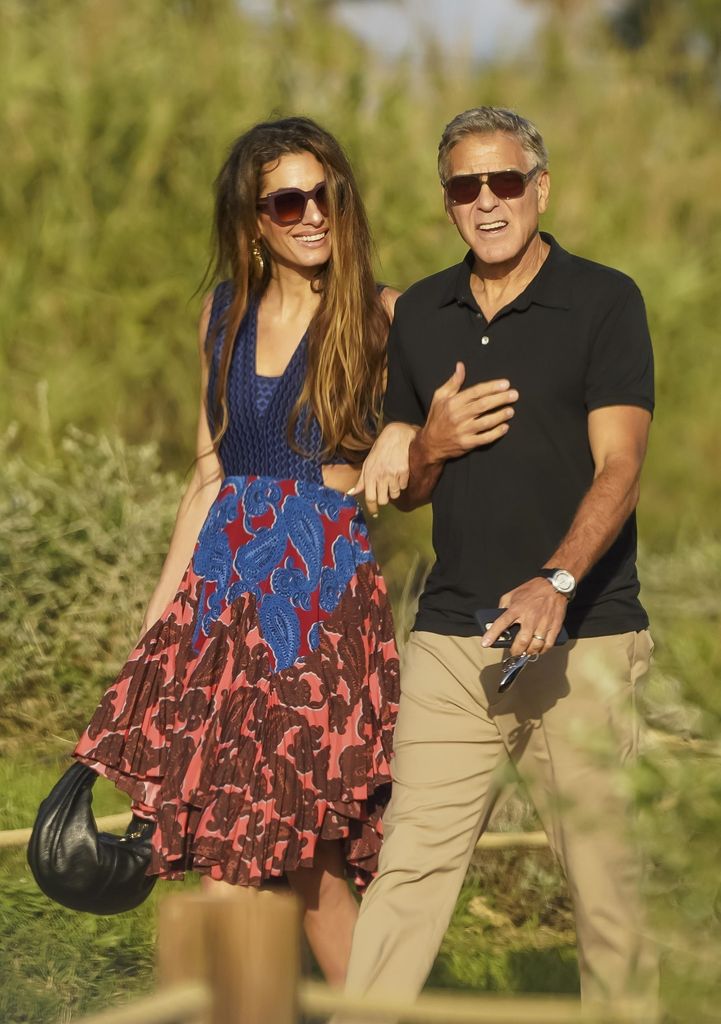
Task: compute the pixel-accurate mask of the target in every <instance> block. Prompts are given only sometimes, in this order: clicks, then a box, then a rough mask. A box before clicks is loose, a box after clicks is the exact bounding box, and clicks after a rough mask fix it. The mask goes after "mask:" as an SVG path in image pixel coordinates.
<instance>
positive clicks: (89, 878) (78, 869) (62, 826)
mask: <svg viewBox="0 0 721 1024" xmlns="http://www.w3.org/2000/svg"><path fill="white" fill-rule="evenodd" d="M96 778H97V773H96V772H94V771H93V769H92V768H88V767H86V766H85V765H83V764H80V763H79V762H75V763H74V764H73V765H71V767H70V768H69V769H68V770H67V771H66V772H65V774H64V775H63V776H62V778H61V779H60V780H59V781H58V782H57V783H56V784H55V786H53V788H52V790H51V791H50V793H49V794H48V796H47V797H46V798H45V799H44V800H43V802H42V803H41V804H40V808H39V810H38V816H37V818H36V820H35V825H34V826H33V831H32V835H31V837H30V842H29V844H28V851H27V857H28V863H29V865H30V869H31V871H32V873H33V875H34V876H35V881H36V882H37V883H38V885H39V886H40V888H41V889H42V891H43V892H44V893H45V895H46V896H49V897H50V899H52V900H55V902H56V903H61V904H62V905H63V906H64V907H69V908H70V909H71V910H83V911H86V912H88V913H90V914H120V913H122V912H123V911H125V910H132V909H133V907H137V906H138V905H139V904H140V903H142V902H143V900H144V899H146V898H147V896H148V895H149V893H150V891H151V889H152V888H153V886H154V885H155V882H156V876H154V875H147V874H146V871H147V868H148V865H149V864H150V854H151V846H150V837H151V835H152V834H153V830H154V828H155V823H154V822H152V821H145V820H143V819H142V818H137V817H135V815H133V818H132V820H131V822H130V824H129V825H128V828H127V830H126V832H125V835H122V836H115V835H110V834H109V833H107V832H98V829H97V826H96V824H95V818H94V817H93V812H92V802H93V783H94V782H95V780H96Z"/></svg>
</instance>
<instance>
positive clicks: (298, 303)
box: [262, 263, 320, 319]
mask: <svg viewBox="0 0 721 1024" xmlns="http://www.w3.org/2000/svg"><path fill="white" fill-rule="evenodd" d="M308 270H309V273H308V275H305V274H303V273H302V272H299V271H298V270H297V269H296V268H295V267H293V268H291V267H284V266H283V265H282V264H281V265H279V264H277V263H275V264H274V265H273V276H272V277H271V279H270V282H269V284H268V287H267V288H266V290H265V293H264V295H263V299H262V303H263V305H265V306H266V307H272V309H273V310H274V311H275V313H276V315H278V316H280V317H281V318H282V319H295V318H296V317H298V316H301V315H302V314H304V313H307V314H308V319H310V318H311V317H312V315H313V313H315V311H316V309H317V308H318V303H319V302H320V296H319V295H318V293H317V292H316V291H314V290H313V284H312V282H313V280H314V278H315V276H316V273H317V271H316V268H308ZM311 270H312V274H311V273H310V271H311Z"/></svg>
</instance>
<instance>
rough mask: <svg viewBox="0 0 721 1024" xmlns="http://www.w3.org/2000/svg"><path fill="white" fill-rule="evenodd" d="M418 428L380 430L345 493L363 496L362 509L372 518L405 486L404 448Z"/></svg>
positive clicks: (404, 426) (393, 425)
mask: <svg viewBox="0 0 721 1024" xmlns="http://www.w3.org/2000/svg"><path fill="white" fill-rule="evenodd" d="M419 429H420V428H419V427H412V426H411V425H410V424H408V423H389V424H388V426H387V427H384V429H383V430H382V431H381V433H380V434H379V435H378V437H377V439H376V443H375V444H374V445H373V447H372V448H371V450H370V452H369V453H368V457H367V458H366V460H365V462H364V463H363V466H362V467H361V473H360V476H359V477H358V481H357V483H356V485H355V486H354V487H351V489H350V490H349V491H348V494H352V495H353V496H357V495H359V494H363V493H365V502H366V507H367V508H368V511H369V512H370V514H371V515H372V516H373V517H374V518H375V517H376V516H377V515H378V506H379V505H387V504H388V502H389V501H390V499H391V498H397V497H398V496H399V495H400V493H401V491H402V490H403V489H404V488H405V487H407V486H408V449H409V448H410V446H411V441H412V440H413V438H414V437H415V436H416V434H417V433H418V430H419Z"/></svg>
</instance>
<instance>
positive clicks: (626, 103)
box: [0, 0, 721, 1024]
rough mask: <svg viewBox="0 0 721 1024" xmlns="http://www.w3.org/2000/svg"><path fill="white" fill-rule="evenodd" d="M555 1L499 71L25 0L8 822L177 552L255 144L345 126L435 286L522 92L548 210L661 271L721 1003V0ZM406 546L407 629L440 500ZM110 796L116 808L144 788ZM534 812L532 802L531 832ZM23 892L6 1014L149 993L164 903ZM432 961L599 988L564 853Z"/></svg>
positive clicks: (303, 8)
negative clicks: (207, 323) (456, 217)
mask: <svg viewBox="0 0 721 1024" xmlns="http://www.w3.org/2000/svg"><path fill="white" fill-rule="evenodd" d="M529 4H530V0H529ZM534 6H535V7H536V8H537V9H538V10H539V12H540V15H541V19H540V28H539V30H538V33H537V35H536V37H535V39H534V43H533V46H532V48H530V49H529V50H528V51H525V52H523V53H522V54H519V55H516V56H502V55H498V56H496V57H495V58H493V59H484V60H483V61H479V60H477V59H474V58H473V57H472V56H471V55H467V56H465V57H459V56H458V55H449V54H447V53H444V52H443V51H442V50H441V49H440V48H439V46H438V45H437V43H436V42H435V41H434V39H433V38H428V39H426V40H425V42H424V43H423V45H422V46H419V47H418V48H417V50H416V51H415V52H414V53H413V54H409V55H405V56H401V57H398V58H393V59H391V58H383V57H381V56H379V55H376V54H374V53H373V52H370V51H369V50H368V48H367V47H365V46H364V45H362V44H361V42H360V41H359V40H358V39H357V38H356V37H354V36H353V35H352V34H351V33H350V32H349V31H348V30H346V29H344V28H343V27H342V26H341V25H340V24H339V22H338V20H337V19H335V18H334V17H333V4H332V3H331V2H329V0H315V2H313V0H297V2H291V0H277V2H276V3H269V4H268V5H267V11H266V13H265V14H263V15H262V16H261V15H259V14H258V13H256V14H255V15H253V16H251V15H250V14H248V13H244V11H243V8H242V7H241V6H240V5H239V4H237V3H235V2H233V0H63V2H62V3H60V2H58V0H3V3H2V5H0V217H1V219H2V227H3V230H2V232H1V233H0V262H1V264H2V267H3V274H2V275H1V276H0V436H1V437H2V446H1V448H0V617H1V619H2V623H3V625H2V633H1V634H0V754H2V756H3V764H2V768H1V769H0V780H1V781H2V792H3V795H4V797H5V798H6V799H5V801H4V805H3V806H0V827H2V828H12V827H19V826H22V825H26V824H30V823H31V822H32V817H33V813H34V810H35V808H36V806H37V803H38V801H39V799H40V798H41V796H42V795H44V793H45V792H46V791H47V789H48V788H49V786H50V785H51V783H52V782H53V781H54V779H55V778H56V777H57V774H58V772H59V770H60V768H61V765H62V758H63V756H64V755H65V754H66V752H67V750H68V749H69V747H70V743H71V742H72V739H73V737H74V736H75V734H76V733H77V731H78V730H79V729H80V728H81V727H82V725H83V724H84V723H85V721H86V719H87V717H88V716H89V714H90V712H91V710H92V708H93V707H94V705H95V703H96V700H97V698H98V696H99V694H100V692H101V690H102V688H103V686H104V685H105V684H106V683H107V682H108V681H109V679H110V678H111V677H112V675H113V674H114V672H115V671H116V670H117V668H118V666H119V664H120V663H121V662H122V660H123V659H124V656H125V654H126V652H127V649H128V646H129V644H130V643H131V641H132V639H133V638H134V635H135V633H136V631H137V629H138V626H139V623H140V619H141V616H142V607H143V603H144V601H145V600H146V599H147V596H148V594H149V591H150V589H151V587H152V584H153V580H154V576H155V574H156V573H157V570H158V567H159V564H160V561H161V560H162V556H163V549H164V545H165V544H166V543H167V538H168V536H169V532H170V529H171V525H172V521H173V517H174V513H175V507H176V504H177V500H178V497H179V494H180V490H181V487H182V483H183V478H184V475H185V473H186V471H187V469H188V467H189V465H190V463H191V460H192V457H193V450H192V445H193V436H194V421H195V417H196V415H197V397H196V394H197V365H196V364H197V355H196V347H195V323H196V320H197V315H198V309H199V304H200V298H201V296H200V294H199V292H198V288H199V286H200V282H201V279H202V277H203V273H204V270H205V266H206V262H207V258H208V239H209V224H210V211H211V201H212V200H211V186H212V181H213V178H214V176H215V173H216V172H217V169H218V167H219V165H220V163H221V161H222V159H223V157H224V154H225V151H226V149H227V146H228V144H229V142H230V141H231V139H232V138H234V137H235V136H236V135H237V134H239V133H240V132H241V131H242V130H243V129H244V128H245V127H247V126H248V125H249V124H250V123H252V122H253V121H255V120H258V119H261V118H265V117H267V116H269V115H271V114H274V113H279V114H285V113H291V112H301V113H305V114H309V115H311V116H313V117H316V118H317V119H318V120H319V121H321V122H322V123H323V124H324V125H326V126H327V127H328V128H330V129H331V130H332V131H334V132H335V133H336V134H337V135H338V136H339V138H340V139H341V140H342V142H343V143H344V145H345V146H346V148H347V150H348V152H349V154H350V156H351V159H352V161H353V163H354V166H355V168H356V170H357V172H358V176H359V179H360V182H361V185H362V188H363V193H364V196H365V199H366V202H367V206H368V210H369V214H370V218H371V222H372V225H373V228H374V231H375V237H376V243H377V250H378V276H379V279H381V280H384V281H388V282H389V283H393V284H395V285H397V286H398V287H404V286H406V285H408V284H409V283H410V282H411V281H413V280H415V279H417V278H419V277H421V276H424V275H426V274H428V273H431V272H433V271H435V270H436V269H438V268H440V267H442V266H444V265H446V264H448V263H451V262H455V261H457V260H458V259H459V258H460V256H461V255H462V251H463V250H462V246H461V243H460V240H459V239H458V237H457V236H456V234H455V232H454V231H453V230H452V229H451V228H450V226H449V225H448V224H447V222H446V221H445V218H444V216H443V210H442V205H441V200H440V191H439V186H438V182H437V178H436V173H435V151H436V146H437V141H438V138H439V136H440V133H441V131H442V129H443V126H444V125H445V124H446V122H447V121H448V120H449V119H450V118H451V117H452V116H453V115H454V114H455V113H457V112H458V111H460V110H462V109H465V108H466V107H468V106H472V105H476V104H479V103H493V104H499V105H504V106H510V107H513V108H516V109H518V110H520V111H521V112H523V113H524V114H526V115H528V116H529V117H531V118H532V119H534V120H535V121H536V122H537V123H538V124H539V126H540V127H541V129H542V130H543V132H544V135H545V137H546V141H547V143H548V147H549V150H550V153H551V170H552V179H553V194H552V204H551V210H550V213H549V214H548V215H547V218H546V224H545V226H546V228H547V229H548V230H551V231H552V232H553V233H554V234H556V236H557V237H558V238H559V240H560V241H561V243H562V244H563V245H564V246H565V247H566V248H569V249H571V250H572V251H575V252H578V253H580V254H582V255H584V256H587V257H590V258H592V259H597V260H599V261H601V262H604V263H608V264H612V265H614V266H616V267H619V268H620V269H622V270H624V271H626V272H627V273H629V274H631V275H632V276H633V277H634V278H635V279H636V281H637V282H638V284H639V285H640V287H641V289H642V291H643V293H644V296H645V298H646V302H647V306H648V311H649V319H650V322H651V327H652V333H653V337H654V342H655V347H656V357H657V391H658V407H657V414H656V418H655V422H654V427H653V431H652V443H651V448H650V452H649V457H648V462H647V467H646V470H645V475H644V483H643V497H642V503H641V508H640V526H641V535H642V545H643V546H642V552H641V567H642V573H643V583H644V598H645V600H646V601H647V604H648V606H649V609H650V611H651V613H652V615H653V620H654V632H655V636H656V640H657V655H658V658H657V668H656V671H655V674H654V676H653V678H652V680H651V683H650V685H649V687H648V692H647V700H646V707H645V713H646V717H647V719H648V722H649V726H650V736H651V740H650V742H649V745H648V749H647V751H646V754H645V756H644V758H643V760H642V763H641V765H640V766H639V770H638V773H637V775H636V776H635V778H634V780H633V785H634V790H635V793H636V796H637V801H638V805H639V808H640V811H641V824H642V828H643V833H644V837H645V841H646V844H647V847H648V849H649V854H650V860H651V863H652V866H653V871H652V873H651V879H650V893H649V896H650V905H651V911H652V920H653V923H654V926H655V927H656V928H657V929H658V931H659V934H660V935H661V937H662V941H663V943H664V946H663V948H664V951H665V961H664V963H665V969H664V992H665V997H666V1002H667V1004H668V1006H669V1008H670V1012H671V1013H672V1016H673V1019H677V1020H679V1021H683V1020H686V1019H691V1015H693V1017H694V1019H698V1020H701V1019H717V1018H715V1017H714V1011H713V1008H712V1003H713V995H714V993H717V992H718V986H719V983H721V966H719V961H718V955H717V949H718V942H719V939H720V938H721V928H720V927H719V909H720V908H719V897H718V893H719V878H718V874H719V871H718V865H719V863H720V862H721V772H719V770H718V767H719V764H718V757H719V739H720V738H721V730H720V729H719V722H720V719H721V695H720V694H719V688H718V686H717V685H716V679H717V678H718V676H719V670H720V669H721V652H720V651H719V643H718V640H719V586H718V580H719V576H720V575H721V530H720V529H719V515H718V509H719V501H720V499H721V476H720V475H719V472H718V453H717V449H718V437H719V434H720V428H721V404H719V403H718V402H717V401H716V392H717V388H718V381H719V379H720V374H719V371H720V370H721V347H720V346H719V344H718V340H717V336H718V326H717V320H718V316H717V305H718V280H719V276H720V273H721V188H719V185H718V181H719V180H721V150H720V149H719V146H718V141H717V136H716V131H717V127H718V124H719V114H720V113H721V5H719V4H717V3H716V2H714V0H685V2H674V0H655V2H651V0H629V2H622V0H619V2H615V3H608V2H601V0H598V2H593V0H555V2H549V0H536V2H535V4H534ZM714 466H715V467H716V469H714ZM375 535H376V543H377V548H378V552H379V555H380V557H381V560H382V562H383V564H384V566H385V570H386V575H387V577H388V579H389V583H390V585H391V589H392V592H393V596H394V600H395V603H396V612H397V618H398V621H399V623H400V624H402V625H403V624H405V623H407V621H408V619H409V618H410V613H411V610H412V601H411V600H410V597H409V592H410V593H412V591H413V587H414V585H415V577H417V576H418V574H419V573H421V572H422V571H423V568H424V566H425V565H426V563H427V560H428V557H429V553H430V551H429V543H428V516H427V513H425V512H421V513H417V514H415V515H414V516H413V517H411V518H410V520H409V519H407V518H404V519H401V517H400V516H398V515H395V514H394V513H392V512H389V513H387V514H385V515H384V516H383V517H382V518H381V520H379V524H378V526H377V528H376V529H375ZM97 788H98V790H99V792H98V797H97V802H98V806H99V810H100V811H103V810H114V809H117V807H118V806H120V807H122V806H124V803H123V801H122V799H120V798H118V797H117V796H116V794H115V793H114V792H113V791H112V789H110V788H108V789H107V790H106V789H103V788H102V786H99V787H97ZM531 821H532V818H531V816H530V812H529V811H528V809H527V808H526V807H525V805H524V804H523V802H522V801H516V803H515V804H513V805H512V806H511V807H510V808H509V809H507V811H506V814H505V818H504V819H503V820H502V822H501V827H517V826H519V825H523V824H528V823H530V822H531ZM156 892H157V890H156ZM0 897H1V898H2V912H1V915H0V929H1V930H2V935H3V943H2V949H3V952H2V954H1V955H0V993H1V994H0V1018H2V1020H3V1021H6V1022H7V1024H19V1022H21V1021H22V1022H31V1021H32V1022H38V1024H40V1022H50V1021H53V1022H54V1021H60V1020H62V1021H66V1020H68V1019H69V1018H70V1016H71V1015H72V1014H74V1013H79V1012H80V1011H81V1010H83V1009H87V1008H89V1007H94V1006H103V1005H105V1004H107V1003H109V1002H112V1001H115V1000H117V999H121V998H130V997H132V996H133V995H135V994H137V993H138V992H139V991H141V990H145V989H147V988H148V986H149V985H150V984H151V973H152V912H153V905H152V903H151V904H150V905H148V906H146V907H143V908H141V909H140V910H138V911H136V912H135V913H134V914H132V915H126V916H124V917H123V918H121V919H109V920H95V919H91V918H81V917H79V916H78V915H73V914H70V913H65V912H64V911H62V910H60V909H57V908H52V907H51V906H50V904H49V903H48V901H47V900H45V899H44V897H42V896H41V895H40V894H39V893H37V891H36V890H35V889H34V886H33V883H32V880H31V878H30V876H29V875H28V873H27V871H26V869H25V867H24V861H23V855H22V852H21V851H16V852H12V853H5V854H3V855H2V856H1V857H0ZM154 898H156V897H155V896H154ZM432 981H433V983H434V984H443V985H453V986H460V985H467V986H471V987H477V988H481V989H483V988H491V989H498V990H511V991H574V990H575V988H576V986H577V975H576V969H575V954H574V952H573V931H572V920H571V915H570V903H569V900H568V895H567V892H566V890H565V887H564V885H563V882H562V879H561V878H560V876H559V875H558V872H557V870H556V869H555V867H554V865H553V863H552V861H551V860H550V858H548V857H546V855H539V854H538V853H531V854H494V855H491V854H484V856H483V858H480V859H479V861H478V863H477V864H475V865H474V869H473V871H472V872H471V874H470V875H469V880H468V884H467V886H466V889H465V890H464V894H463V897H462V899H461V901H460V903H459V908H458V912H457V914H456V917H455V919H454V923H453V926H452V929H451V931H450V933H449V936H448V938H447V941H446V944H445V946H444V949H443V951H442V954H441V956H440V958H439V960H438V962H437V964H436V968H435V969H434V975H433V978H432ZM691 1011H693V1013H692V1014H691ZM687 1014H688V1015H689V1016H687ZM718 1019H721V1018H718Z"/></svg>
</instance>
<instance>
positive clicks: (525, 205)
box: [444, 132, 550, 265]
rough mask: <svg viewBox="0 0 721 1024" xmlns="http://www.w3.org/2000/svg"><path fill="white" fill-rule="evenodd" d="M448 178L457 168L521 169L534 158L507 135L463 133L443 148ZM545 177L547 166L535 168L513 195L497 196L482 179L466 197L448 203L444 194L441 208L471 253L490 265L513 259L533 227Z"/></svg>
mask: <svg viewBox="0 0 721 1024" xmlns="http://www.w3.org/2000/svg"><path fill="white" fill-rule="evenodd" d="M448 157H449V170H448V175H447V176H448V178H452V177H454V176H455V175H457V174H483V173H485V172H489V171H507V170H511V169H513V170H516V171H522V172H523V173H524V174H525V173H526V172H527V171H530V170H531V168H532V167H533V166H534V163H535V159H534V157H533V155H532V154H530V153H528V152H526V150H524V149H523V148H522V146H521V144H520V142H518V141H517V140H516V139H515V138H514V137H513V136H512V135H505V134H503V133H502V132H495V133H493V134H491V135H466V136H464V138H462V139H461V141H460V142H458V143H456V145H455V146H454V147H453V149H452V150H451V151H450V153H449V154H448ZM549 189H550V179H549V176H548V172H547V171H540V172H538V173H536V174H535V175H534V176H533V177H532V178H531V179H530V180H529V181H528V182H527V184H526V189H525V192H524V193H523V195H522V196H519V197H518V198H517V199H499V198H498V196H496V195H494V194H493V192H492V191H491V190H490V188H489V187H488V185H487V184H484V185H483V187H482V188H481V191H480V193H479V194H478V197H477V198H476V199H475V200H474V201H473V202H471V203H466V204H463V205H461V204H458V205H453V204H452V203H451V202H450V200H449V199H448V196H446V195H445V193H444V196H445V204H446V212H447V214H448V219H449V220H450V221H451V223H453V224H455V225H456V227H457V228H458V231H459V232H460V234H461V237H462V238H463V240H464V241H465V242H466V243H467V244H468V245H469V246H470V248H471V249H472V250H473V252H474V254H475V256H476V259H477V260H479V261H480V262H481V263H485V264H489V265H497V264H503V263H506V262H508V261H513V260H514V259H515V258H516V257H517V256H518V255H519V254H520V253H522V252H523V251H524V250H525V248H526V246H527V245H528V242H529V241H530V240H531V238H532V237H533V236H534V235H535V233H536V231H537V230H538V218H539V215H540V214H541V213H543V212H544V210H545V209H546V207H547V205H548V193H549Z"/></svg>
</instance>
